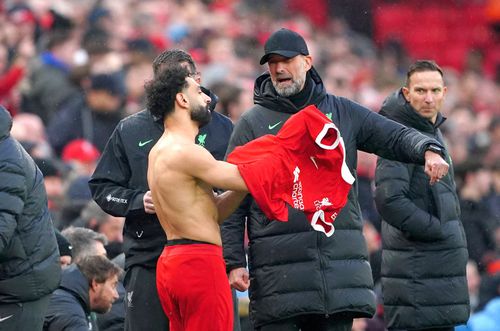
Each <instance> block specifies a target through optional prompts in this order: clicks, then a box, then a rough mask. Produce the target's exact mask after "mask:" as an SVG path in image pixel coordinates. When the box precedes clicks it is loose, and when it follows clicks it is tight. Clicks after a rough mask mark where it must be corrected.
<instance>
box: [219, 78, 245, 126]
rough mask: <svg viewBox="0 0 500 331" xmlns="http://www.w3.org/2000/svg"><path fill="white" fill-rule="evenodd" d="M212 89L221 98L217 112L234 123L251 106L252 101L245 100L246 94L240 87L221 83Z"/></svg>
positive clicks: (224, 82)
mask: <svg viewBox="0 0 500 331" xmlns="http://www.w3.org/2000/svg"><path fill="white" fill-rule="evenodd" d="M210 89H211V90H212V91H213V92H214V93H215V94H216V95H217V96H218V97H219V102H218V103H217V107H216V108H215V111H218V112H219V113H221V114H222V115H224V116H227V117H229V118H230V119H231V121H233V123H236V122H237V121H238V120H239V119H240V116H241V114H242V113H243V112H244V111H245V110H246V109H248V108H250V106H251V100H245V97H246V94H245V93H244V92H243V89H242V88H241V87H239V86H236V85H234V84H230V83H228V82H226V81H220V82H217V83H214V84H212V86H211V87H210Z"/></svg>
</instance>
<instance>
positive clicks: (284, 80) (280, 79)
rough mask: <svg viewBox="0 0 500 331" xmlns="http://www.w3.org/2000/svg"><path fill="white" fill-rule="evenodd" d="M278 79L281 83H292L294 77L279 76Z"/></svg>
mask: <svg viewBox="0 0 500 331" xmlns="http://www.w3.org/2000/svg"><path fill="white" fill-rule="evenodd" d="M277 81H278V83H279V84H283V83H291V82H292V79H291V78H278V79H277Z"/></svg>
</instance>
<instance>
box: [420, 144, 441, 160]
mask: <svg viewBox="0 0 500 331" xmlns="http://www.w3.org/2000/svg"><path fill="white" fill-rule="evenodd" d="M425 152H433V153H436V154H438V155H440V156H441V157H442V158H443V159H444V157H445V155H444V149H443V148H442V147H441V146H439V145H436V144H433V143H430V144H428V145H427V146H426V147H425Z"/></svg>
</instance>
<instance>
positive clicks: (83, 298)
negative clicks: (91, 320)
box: [59, 264, 90, 314]
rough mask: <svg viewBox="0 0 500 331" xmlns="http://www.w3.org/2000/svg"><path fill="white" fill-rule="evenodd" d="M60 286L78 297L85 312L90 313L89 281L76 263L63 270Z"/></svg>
mask: <svg viewBox="0 0 500 331" xmlns="http://www.w3.org/2000/svg"><path fill="white" fill-rule="evenodd" d="M59 288H60V289H62V290H64V291H66V292H69V293H71V294H72V295H73V296H74V297H76V298H77V299H78V301H80V303H81V305H82V307H83V309H84V310H85V313H86V314H90V298H89V282H88V280H87V278H85V276H84V275H83V274H82V272H81V271H80V269H78V267H77V266H76V264H72V265H71V266H69V267H68V268H66V269H64V270H63V272H62V279H61V285H59Z"/></svg>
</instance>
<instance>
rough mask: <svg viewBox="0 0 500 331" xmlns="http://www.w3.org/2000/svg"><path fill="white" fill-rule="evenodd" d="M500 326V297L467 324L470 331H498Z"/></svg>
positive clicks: (473, 316)
mask: <svg viewBox="0 0 500 331" xmlns="http://www.w3.org/2000/svg"><path fill="white" fill-rule="evenodd" d="M498 326H500V297H497V298H495V299H492V300H491V301H490V302H488V304H487V305H486V307H485V308H484V309H483V310H481V311H480V312H478V313H477V314H475V315H472V316H471V318H470V320H469V322H467V330H468V331H497V330H498Z"/></svg>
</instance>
